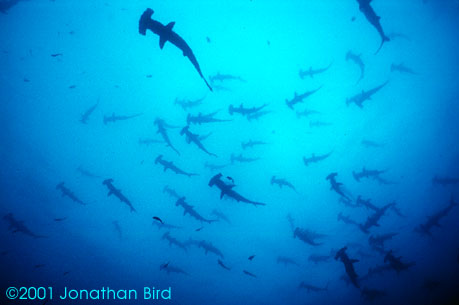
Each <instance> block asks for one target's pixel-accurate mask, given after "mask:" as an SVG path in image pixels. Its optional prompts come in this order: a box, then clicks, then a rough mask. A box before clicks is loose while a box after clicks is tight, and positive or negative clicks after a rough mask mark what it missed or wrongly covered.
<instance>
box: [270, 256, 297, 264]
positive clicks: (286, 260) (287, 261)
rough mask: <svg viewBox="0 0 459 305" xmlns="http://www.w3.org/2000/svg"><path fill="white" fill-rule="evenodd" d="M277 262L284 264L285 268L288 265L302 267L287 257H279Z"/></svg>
mask: <svg viewBox="0 0 459 305" xmlns="http://www.w3.org/2000/svg"><path fill="white" fill-rule="evenodd" d="M276 262H277V263H278V264H284V265H285V266H287V265H294V266H300V265H299V264H298V263H297V262H296V261H295V260H294V259H292V258H290V257H286V256H278V257H277V259H276Z"/></svg>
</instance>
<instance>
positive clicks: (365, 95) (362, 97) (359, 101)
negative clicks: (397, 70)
mask: <svg viewBox="0 0 459 305" xmlns="http://www.w3.org/2000/svg"><path fill="white" fill-rule="evenodd" d="M388 82H389V81H386V82H385V83H383V84H381V85H379V86H377V87H375V88H373V89H370V90H368V91H365V90H362V92H361V93H359V94H357V95H354V96H353V97H351V98H348V99H346V106H349V104H351V103H354V104H356V105H357V106H358V107H359V108H363V103H364V102H365V101H366V100H370V99H371V98H372V96H373V95H374V94H375V93H376V92H378V91H379V90H381V89H382V88H383V87H384V86H386V85H387V83H388Z"/></svg>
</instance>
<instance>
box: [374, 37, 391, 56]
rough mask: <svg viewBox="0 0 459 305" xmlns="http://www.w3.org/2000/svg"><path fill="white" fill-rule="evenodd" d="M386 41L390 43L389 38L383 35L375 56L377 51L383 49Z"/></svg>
mask: <svg viewBox="0 0 459 305" xmlns="http://www.w3.org/2000/svg"><path fill="white" fill-rule="evenodd" d="M386 41H390V38H389V37H387V36H386V35H384V36H383V38H382V40H381V44H380V45H379V48H378V50H376V53H375V55H376V54H378V53H379V51H380V50H381V49H382V47H383V45H384V43H385V42H386Z"/></svg>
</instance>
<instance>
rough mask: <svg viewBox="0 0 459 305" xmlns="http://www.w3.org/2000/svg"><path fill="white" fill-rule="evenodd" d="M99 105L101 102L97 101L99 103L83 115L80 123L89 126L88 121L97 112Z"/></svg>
mask: <svg viewBox="0 0 459 305" xmlns="http://www.w3.org/2000/svg"><path fill="white" fill-rule="evenodd" d="M98 105H99V101H97V103H95V104H94V105H93V106H91V107H90V108H89V109H88V110H86V111H85V112H84V113H83V114H82V115H81V119H80V122H81V123H82V124H87V122H88V119H89V116H90V115H91V114H92V113H93V112H94V110H96V108H97V106H98Z"/></svg>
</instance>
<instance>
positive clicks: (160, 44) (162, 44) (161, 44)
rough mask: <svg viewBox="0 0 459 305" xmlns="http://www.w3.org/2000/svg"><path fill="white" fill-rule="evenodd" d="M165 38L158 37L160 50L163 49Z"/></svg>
mask: <svg viewBox="0 0 459 305" xmlns="http://www.w3.org/2000/svg"><path fill="white" fill-rule="evenodd" d="M166 41H167V38H166V37H164V35H163V36H159V48H160V49H161V50H162V49H163V48H164V44H165V43H166Z"/></svg>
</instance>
